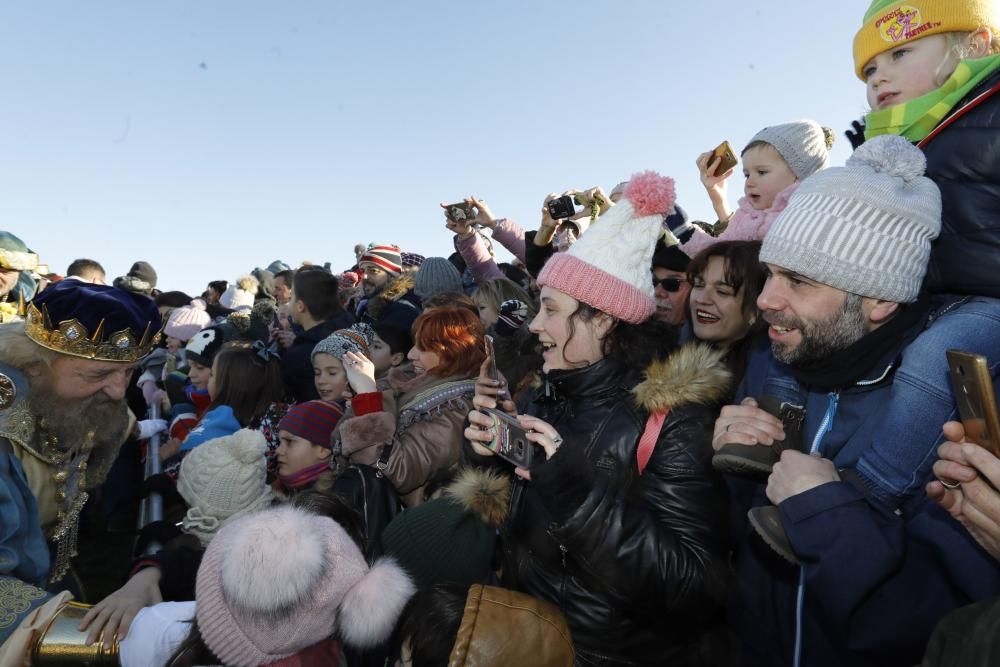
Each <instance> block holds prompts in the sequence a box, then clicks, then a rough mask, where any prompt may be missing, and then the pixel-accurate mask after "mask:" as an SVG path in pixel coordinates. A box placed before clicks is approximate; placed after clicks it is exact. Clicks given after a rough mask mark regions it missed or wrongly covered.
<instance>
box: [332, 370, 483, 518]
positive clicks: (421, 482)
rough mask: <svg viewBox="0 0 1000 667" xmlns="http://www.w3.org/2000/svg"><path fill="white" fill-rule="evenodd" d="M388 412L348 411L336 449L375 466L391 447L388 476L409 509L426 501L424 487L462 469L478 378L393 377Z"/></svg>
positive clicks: (385, 394) (355, 460)
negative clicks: (388, 445)
mask: <svg viewBox="0 0 1000 667" xmlns="http://www.w3.org/2000/svg"><path fill="white" fill-rule="evenodd" d="M389 382H390V385H391V389H389V390H386V391H383V392H382V408H383V409H382V410H381V411H380V412H373V413H370V414H367V415H361V416H360V417H359V416H356V415H355V414H354V412H353V409H348V411H347V412H346V413H345V414H344V416H343V417H342V418H341V419H340V422H339V423H338V424H337V430H336V431H335V433H334V443H335V444H334V451H335V452H336V451H337V450H338V449H339V450H340V454H341V455H342V456H345V457H347V458H348V460H349V461H350V462H351V463H363V464H368V465H374V464H375V463H376V462H377V461H378V460H379V457H380V456H381V454H382V449H383V447H384V446H385V444H386V443H389V442H391V443H392V445H393V447H392V452H391V454H390V456H389V459H388V461H387V462H386V468H385V471H384V474H385V476H386V478H387V479H388V480H389V481H390V482H392V485H393V486H394V487H396V490H397V491H398V492H399V495H400V497H401V499H402V501H403V504H405V505H406V506H407V507H413V506H415V505H419V504H420V503H422V502H423V501H424V489H425V487H426V486H427V483H428V482H430V481H431V480H432V479H434V478H435V477H436V476H438V475H441V474H443V473H445V472H446V471H448V470H449V469H450V468H451V467H452V466H454V465H456V464H457V463H458V460H459V456H460V454H461V451H462V442H463V435H462V431H463V430H464V429H465V418H466V415H468V414H469V411H470V410H472V396H473V394H474V391H475V382H474V379H470V378H461V377H450V378H438V377H434V376H431V375H426V374H424V375H421V376H418V377H416V378H413V379H411V380H406V379H405V376H403V375H402V374H399V373H390V377H389Z"/></svg>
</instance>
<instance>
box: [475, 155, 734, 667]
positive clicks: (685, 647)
mask: <svg viewBox="0 0 1000 667" xmlns="http://www.w3.org/2000/svg"><path fill="white" fill-rule="evenodd" d="M673 203H674V195H673V181H672V180H670V179H668V178H663V177H661V176H658V175H656V174H654V173H652V172H646V173H643V174H638V175H636V176H635V177H633V179H632V180H631V181H630V182H629V184H628V185H627V186H626V188H625V191H624V198H623V199H622V201H621V202H620V203H619V204H617V205H616V206H614V207H613V208H612V209H611V210H610V211H609V212H608V213H606V214H605V215H603V216H602V217H600V218H599V219H598V220H597V222H596V223H595V224H594V225H592V226H591V227H590V229H589V230H588V231H587V233H586V234H584V235H583V236H582V237H581V238H580V240H579V241H577V242H576V243H575V244H574V245H573V246H572V247H571V248H570V249H569V250H568V251H567V252H565V253H559V254H556V255H554V256H553V257H552V258H551V259H549V261H548V263H547V264H546V265H545V268H544V269H543V270H542V272H541V273H540V274H539V277H538V284H539V285H540V286H541V288H542V291H541V308H540V310H539V313H538V315H537V316H536V317H535V318H534V320H533V321H532V322H531V325H530V327H531V331H532V332H533V333H534V334H535V335H537V336H538V340H539V343H540V344H541V346H542V347H543V349H544V352H543V358H544V366H543V370H544V372H545V374H546V378H547V380H548V382H549V383H550V385H551V386H552V387H553V388H554V395H555V399H554V400H552V399H551V398H550V399H549V400H546V401H538V402H535V403H533V404H532V405H531V407H530V408H529V410H528V412H529V413H530V414H524V415H518V419H519V421H520V423H521V425H522V426H523V427H524V428H525V429H527V430H528V431H529V432H528V435H527V438H528V439H529V440H530V441H531V442H533V443H535V444H536V445H538V446H539V448H538V450H537V455H536V457H535V463H534V464H532V466H531V468H530V470H524V469H517V470H516V472H517V475H518V476H519V479H518V480H517V481H516V482H515V483H514V485H515V486H514V489H513V492H512V499H511V505H510V512H509V515H508V519H507V521H506V522H505V523H504V525H503V527H502V528H501V539H502V546H503V584H504V586H506V587H508V588H512V589H515V590H518V591H522V592H525V593H528V594H529V595H532V596H534V597H537V598H541V599H543V600H547V601H549V602H551V603H553V604H556V605H558V606H559V607H560V609H561V610H562V611H563V613H564V614H565V616H566V619H567V621H568V623H569V626H570V630H571V632H572V634H573V641H574V643H575V645H576V651H577V661H578V664H581V665H606V664H627V665H632V664H692V662H693V661H694V660H695V654H699V655H702V656H704V655H705V654H704V651H705V649H706V647H707V646H708V645H710V644H711V643H712V642H709V641H708V639H707V635H708V633H709V630H710V629H711V628H713V627H715V626H716V624H717V623H718V622H719V621H720V619H719V613H720V610H721V607H722V604H723V602H724V599H725V578H726V575H725V572H726V564H725V554H726V551H727V547H726V539H725V531H726V521H725V517H726V497H725V494H724V491H723V489H722V487H721V482H720V480H719V478H718V477H717V476H716V474H715V473H714V472H713V471H712V469H711V455H712V448H711V443H710V437H711V435H710V431H711V425H712V423H713V416H714V415H713V411H712V409H711V407H710V406H714V404H715V403H716V402H717V401H719V400H720V399H721V398H722V397H723V396H724V395H725V394H726V392H727V391H728V387H729V372H728V370H727V369H726V368H725V366H724V365H723V364H722V363H721V361H720V358H721V353H720V352H719V351H716V350H712V349H711V348H709V347H708V346H692V347H686V348H683V349H681V350H679V351H678V350H677V349H676V345H675V343H674V338H673V336H672V335H671V334H670V329H669V328H668V327H667V325H665V324H663V323H662V322H658V321H656V320H655V319H651V318H652V316H653V314H654V312H655V310H656V304H655V300H654V295H653V287H652V285H651V284H650V280H649V266H650V262H651V258H652V254H653V248H654V244H655V242H656V240H657V238H658V236H659V234H660V233H661V230H662V220H663V214H665V213H668V212H669V211H671V210H672V209H673ZM643 376H645V378H644V377H643ZM495 395H496V383H494V382H491V381H490V380H489V379H488V378H485V377H481V378H480V380H479V382H478V383H477V386H476V397H475V399H474V403H475V405H476V407H477V408H479V409H489V408H495V407H498V406H497V402H496V400H495ZM500 407H503V408H505V409H507V410H508V411H509V412H513V408H514V406H513V404H511V403H510V402H509V401H506V402H504V405H503V406H500ZM469 423H470V426H469V428H467V429H466V431H465V435H466V437H467V438H468V440H469V441H470V443H471V449H472V450H473V451H474V454H470V458H472V457H477V458H479V457H481V460H482V461H483V462H486V461H491V462H495V461H496V459H487V458H486V457H488V456H490V455H491V454H492V452H490V450H488V449H486V448H485V447H483V446H482V445H481V443H483V442H488V441H489V440H490V439H491V437H492V433H491V431H490V429H491V426H492V423H493V422H492V420H491V419H490V418H488V417H487V416H486V415H484V414H482V413H481V412H479V411H478V410H476V411H473V412H470V413H469ZM708 662H709V663H710V664H720V663H719V662H718V661H716V660H714V659H710V660H709V661H708Z"/></svg>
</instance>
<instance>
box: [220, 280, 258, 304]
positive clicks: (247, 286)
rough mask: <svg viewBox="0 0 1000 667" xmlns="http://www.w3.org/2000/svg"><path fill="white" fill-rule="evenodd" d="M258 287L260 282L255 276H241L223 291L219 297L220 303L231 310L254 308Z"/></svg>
mask: <svg viewBox="0 0 1000 667" xmlns="http://www.w3.org/2000/svg"><path fill="white" fill-rule="evenodd" d="M258 287H260V282H259V281H258V280H257V279H256V278H254V277H253V276H250V275H247V276H240V277H239V278H237V279H236V282H235V283H233V284H232V285H230V286H229V287H227V288H226V291H225V292H223V293H222V296H220V297H219V304H220V305H221V306H222V307H223V308H229V309H230V310H246V311H249V310H250V309H251V308H253V302H254V299H256V298H257V288H258Z"/></svg>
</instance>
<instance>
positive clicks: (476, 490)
mask: <svg viewBox="0 0 1000 667" xmlns="http://www.w3.org/2000/svg"><path fill="white" fill-rule="evenodd" d="M444 495H445V496H448V497H450V498H452V499H454V500H455V501H456V502H458V504H460V505H461V506H462V508H463V509H465V511H466V512H468V513H470V514H472V515H473V516H475V517H477V518H478V519H479V520H480V521H482V522H483V523H485V524H487V525H489V526H492V527H493V528H498V527H499V526H500V524H502V523H503V522H504V519H506V518H507V507H508V506H509V505H510V477H508V476H507V475H502V474H500V473H499V472H497V471H495V470H489V469H484V468H465V469H464V470H462V472H460V473H459V474H458V476H457V477H456V478H455V481H453V482H452V483H451V484H449V485H448V488H446V489H445V490H444Z"/></svg>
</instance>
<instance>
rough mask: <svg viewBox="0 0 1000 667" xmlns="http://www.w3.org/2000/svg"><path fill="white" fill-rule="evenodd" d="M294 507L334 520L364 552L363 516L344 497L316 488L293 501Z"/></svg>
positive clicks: (300, 494) (308, 490)
mask: <svg viewBox="0 0 1000 667" xmlns="http://www.w3.org/2000/svg"><path fill="white" fill-rule="evenodd" d="M292 505H293V506H295V507H298V508H300V509H304V510H306V511H307V512H309V513H311V514H316V515H318V516H325V517H327V518H328V519H333V520H334V521H335V522H336V523H337V524H338V525H339V526H340V527H341V528H343V529H344V530H345V531H346V532H347V535H348V537H350V538H351V540H353V541H354V543H355V544H356V545H358V548H359V549H361V550H364V548H365V546H364V528H363V527H362V523H361V514H359V513H358V510H357V509H355V507H354V506H353V505H351V504H350V503H349V502H347V500H346V499H345V498H343V497H342V496H339V495H336V494H333V493H330V492H328V491H321V490H319V489H315V488H312V489H306V490H305V491H302V492H301V493H299V494H297V495H296V496H295V498H293V499H292Z"/></svg>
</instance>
